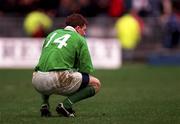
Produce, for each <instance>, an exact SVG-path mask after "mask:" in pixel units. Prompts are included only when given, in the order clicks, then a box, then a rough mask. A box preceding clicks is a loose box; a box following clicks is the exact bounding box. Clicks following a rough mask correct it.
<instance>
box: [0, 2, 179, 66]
mask: <svg viewBox="0 0 180 124" xmlns="http://www.w3.org/2000/svg"><path fill="white" fill-rule="evenodd" d="M72 13H80V14H82V15H84V16H85V17H87V18H88V21H89V25H88V30H87V38H96V40H97V39H100V40H101V41H102V40H105V39H110V40H108V41H107V42H108V44H110V42H111V39H116V40H117V42H118V43H119V44H120V46H121V47H120V50H121V51H122V53H120V59H121V60H122V61H123V62H146V63H149V64H156V65H161V64H170V65H174V64H175V65H177V64H178V65H180V55H179V53H180V49H179V48H180V47H179V46H180V45H179V42H180V1H179V0H98V1H97V0H73V1H72V0H51V1H49V0H0V37H1V38H44V37H46V36H47V34H48V33H50V32H51V31H53V30H55V29H58V28H62V27H64V19H65V17H66V16H68V15H70V14H72ZM2 40H4V39H2ZM2 40H1V41H2ZM11 40H12V39H11ZM3 42H5V41H3ZM24 42H25V41H24ZM1 53H2V52H1Z"/></svg>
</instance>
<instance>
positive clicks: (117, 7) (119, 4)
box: [108, 0, 125, 17]
mask: <svg viewBox="0 0 180 124" xmlns="http://www.w3.org/2000/svg"><path fill="white" fill-rule="evenodd" d="M109 3H110V5H109V9H108V12H109V15H110V16H111V17H119V16H121V15H122V14H123V13H124V12H125V10H124V9H125V7H124V0H111V1H110V2H109Z"/></svg>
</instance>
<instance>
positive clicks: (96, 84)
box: [89, 77, 101, 93]
mask: <svg viewBox="0 0 180 124" xmlns="http://www.w3.org/2000/svg"><path fill="white" fill-rule="evenodd" d="M89 85H90V86H92V87H94V89H95V93H97V92H99V90H100V88H101V82H100V81H99V79H97V78H94V77H90V83H89Z"/></svg>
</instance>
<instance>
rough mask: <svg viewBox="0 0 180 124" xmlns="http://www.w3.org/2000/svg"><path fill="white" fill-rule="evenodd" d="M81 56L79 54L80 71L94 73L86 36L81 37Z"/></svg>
mask: <svg viewBox="0 0 180 124" xmlns="http://www.w3.org/2000/svg"><path fill="white" fill-rule="evenodd" d="M81 41H82V42H81V47H80V56H79V62H80V63H79V71H80V72H84V73H93V72H94V67H93V64H92V60H91V56H90V53H89V49H88V45H87V42H86V40H85V39H84V38H82V39H81Z"/></svg>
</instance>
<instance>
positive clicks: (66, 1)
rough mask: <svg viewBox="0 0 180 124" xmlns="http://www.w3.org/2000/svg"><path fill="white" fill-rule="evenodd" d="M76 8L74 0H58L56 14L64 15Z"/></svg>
mask: <svg viewBox="0 0 180 124" xmlns="http://www.w3.org/2000/svg"><path fill="white" fill-rule="evenodd" d="M77 9H78V5H77V2H76V1H74V0H59V6H58V12H57V13H58V16H60V17H66V16H68V15H70V14H72V13H74V12H76V11H77Z"/></svg>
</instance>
